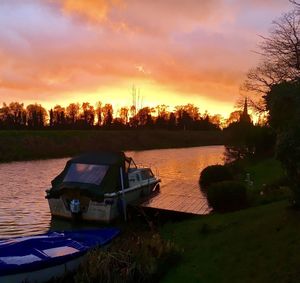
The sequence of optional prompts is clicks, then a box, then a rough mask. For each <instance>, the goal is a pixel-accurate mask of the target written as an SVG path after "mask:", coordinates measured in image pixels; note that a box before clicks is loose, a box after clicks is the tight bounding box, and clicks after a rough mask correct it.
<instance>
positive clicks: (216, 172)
mask: <svg viewBox="0 0 300 283" xmlns="http://www.w3.org/2000/svg"><path fill="white" fill-rule="evenodd" d="M228 180H233V176H232V174H231V172H230V170H229V169H228V167H226V166H224V165H211V166H208V167H206V168H204V169H203V170H202V172H201V174H200V179H199V185H200V189H201V190H202V191H203V192H204V194H205V195H206V194H207V190H208V187H209V186H210V185H211V184H213V183H217V182H221V181H228Z"/></svg>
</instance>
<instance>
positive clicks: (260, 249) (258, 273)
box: [161, 201, 300, 283]
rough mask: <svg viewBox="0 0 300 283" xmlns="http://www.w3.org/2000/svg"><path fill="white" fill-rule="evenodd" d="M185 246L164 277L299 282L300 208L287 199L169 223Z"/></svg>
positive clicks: (166, 231)
mask: <svg viewBox="0 0 300 283" xmlns="http://www.w3.org/2000/svg"><path fill="white" fill-rule="evenodd" d="M161 233H162V235H163V236H164V237H165V238H166V239H168V240H171V241H173V242H174V243H175V244H177V245H178V246H179V247H181V248H183V249H184V253H183V259H182V261H181V264H179V265H178V266H177V267H175V268H172V269H170V270H169V271H168V273H167V275H166V276H165V277H164V280H162V282H164V283H167V282H172V283H174V282H189V283H191V282H205V283H209V282H230V283H233V282H244V283H247V282H256V283H258V282H264V283H267V282H300V269H299V263H300V213H299V212H295V211H292V210H290V209H288V203H287V202H286V201H281V202H276V203H272V204H268V205H264V206H259V207H253V208H250V209H247V210H243V211H238V212H235V213H228V214H213V215H209V216H205V217H198V218H196V219H192V220H189V221H184V222H181V223H175V224H174V223H173V224H167V225H166V226H165V227H163V228H162V229H161Z"/></svg>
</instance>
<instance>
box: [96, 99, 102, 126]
mask: <svg viewBox="0 0 300 283" xmlns="http://www.w3.org/2000/svg"><path fill="white" fill-rule="evenodd" d="M95 113H96V116H97V126H101V124H102V102H101V101H98V102H96V109H95Z"/></svg>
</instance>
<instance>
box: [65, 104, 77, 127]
mask: <svg viewBox="0 0 300 283" xmlns="http://www.w3.org/2000/svg"><path fill="white" fill-rule="evenodd" d="M79 109H80V106H79V104H78V103H70V104H69V105H68V106H67V108H66V114H67V118H68V119H69V120H70V123H71V124H72V125H75V123H76V121H77V119H78V117H79Z"/></svg>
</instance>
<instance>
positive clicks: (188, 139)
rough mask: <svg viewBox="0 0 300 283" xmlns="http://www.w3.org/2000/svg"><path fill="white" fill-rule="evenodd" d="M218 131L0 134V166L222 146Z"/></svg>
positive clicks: (13, 132)
mask: <svg viewBox="0 0 300 283" xmlns="http://www.w3.org/2000/svg"><path fill="white" fill-rule="evenodd" d="M225 140H226V137H225V135H224V133H223V132H222V131H168V130H119V131H116V130H76V131H71V130H64V131H54V130H43V131H0V162H10V161H20V160H34V159H47V158H60V157H69V156H74V155H77V154H80V153H83V152H91V151H97V150H146V149H160V148H180V147H194V146H205V145H222V144H224V143H225Z"/></svg>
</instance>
